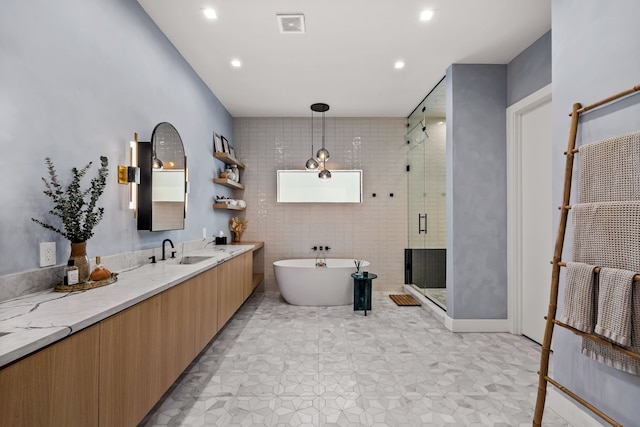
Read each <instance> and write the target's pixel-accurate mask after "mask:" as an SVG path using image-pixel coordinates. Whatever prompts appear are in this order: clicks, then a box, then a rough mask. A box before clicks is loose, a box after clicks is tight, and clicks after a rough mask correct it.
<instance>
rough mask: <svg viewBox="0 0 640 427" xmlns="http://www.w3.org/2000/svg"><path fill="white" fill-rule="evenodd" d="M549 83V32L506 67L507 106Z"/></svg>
mask: <svg viewBox="0 0 640 427" xmlns="http://www.w3.org/2000/svg"><path fill="white" fill-rule="evenodd" d="M549 83H551V31H547V32H546V33H545V34H544V35H542V37H540V38H539V39H538V40H536V41H535V42H533V43H532V44H531V46H529V47H528V48H526V49H525V50H523V51H522V52H521V53H520V54H519V55H518V56H516V57H515V58H513V60H512V61H511V62H510V63H509V64H508V65H507V106H509V105H513V104H515V103H516V102H518V101H520V100H521V99H523V98H526V97H527V96H529V95H531V94H532V93H534V92H535V91H537V90H538V89H541V88H543V87H544V86H546V85H548V84H549Z"/></svg>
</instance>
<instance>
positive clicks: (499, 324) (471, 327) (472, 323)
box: [444, 316, 509, 332]
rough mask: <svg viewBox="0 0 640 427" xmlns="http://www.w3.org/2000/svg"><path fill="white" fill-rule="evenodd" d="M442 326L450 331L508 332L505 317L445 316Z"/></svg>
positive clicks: (507, 322) (507, 323)
mask: <svg viewBox="0 0 640 427" xmlns="http://www.w3.org/2000/svg"><path fill="white" fill-rule="evenodd" d="M444 326H445V327H446V328H447V329H448V330H450V331H451V332H509V321H508V320H507V319H452V318H451V317H449V316H445V317H444Z"/></svg>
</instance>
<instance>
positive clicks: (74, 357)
mask: <svg viewBox="0 0 640 427" xmlns="http://www.w3.org/2000/svg"><path fill="white" fill-rule="evenodd" d="M98 345H99V327H98V326H92V327H89V328H87V329H84V330H82V331H80V332H78V333H76V334H73V335H71V336H70V337H68V338H66V339H64V340H62V341H59V342H57V343H55V344H52V345H51V346H49V347H47V348H45V349H43V350H40V351H39V352H37V353H35V354H34V355H32V356H29V357H26V358H24V359H21V360H19V361H17V362H15V363H13V364H12V365H9V366H7V367H5V368H3V369H2V370H0V425H2V426H12V427H22V426H24V427H48V426H65V427H75V426H77V427H87V426H97V425H98V379H99V378H98V361H99V360H100V358H99V354H98ZM112 425H115V424H112Z"/></svg>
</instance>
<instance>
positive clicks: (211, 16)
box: [202, 8, 218, 19]
mask: <svg viewBox="0 0 640 427" xmlns="http://www.w3.org/2000/svg"><path fill="white" fill-rule="evenodd" d="M202 13H204V16H206V17H207V19H218V14H217V13H216V11H215V10H213V9H211V8H208V9H204V10H203V11H202Z"/></svg>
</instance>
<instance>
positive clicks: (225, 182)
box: [213, 153, 245, 211]
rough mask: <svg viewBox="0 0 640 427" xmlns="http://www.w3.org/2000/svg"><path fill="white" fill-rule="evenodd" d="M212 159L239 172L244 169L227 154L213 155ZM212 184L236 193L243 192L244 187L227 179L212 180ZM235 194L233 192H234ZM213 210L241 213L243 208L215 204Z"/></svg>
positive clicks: (242, 165)
mask: <svg viewBox="0 0 640 427" xmlns="http://www.w3.org/2000/svg"><path fill="white" fill-rule="evenodd" d="M213 157H215V158H216V159H218V160H220V161H222V162H223V163H224V164H226V165H230V166H237V167H238V169H239V170H242V169H244V164H243V163H242V162H241V161H239V160H238V159H236V158H234V157H231V156H229V153H213ZM213 182H214V183H215V184H218V185H222V186H224V187H227V188H231V189H232V190H236V191H244V189H245V187H244V185H243V184H240V183H238V182H235V181H231V180H230V179H227V178H213ZM234 194H235V191H234ZM213 208H214V209H225V210H234V211H243V210H245V208H242V207H240V206H233V205H229V204H228V203H215V204H214V205H213Z"/></svg>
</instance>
